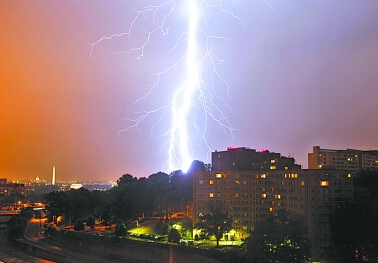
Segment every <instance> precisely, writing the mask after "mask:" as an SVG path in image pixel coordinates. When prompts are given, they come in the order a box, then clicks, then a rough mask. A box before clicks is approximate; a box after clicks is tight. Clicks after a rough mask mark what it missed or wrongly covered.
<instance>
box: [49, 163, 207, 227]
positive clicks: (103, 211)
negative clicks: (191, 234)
mask: <svg viewBox="0 0 378 263" xmlns="http://www.w3.org/2000/svg"><path fill="white" fill-rule="evenodd" d="M198 170H209V165H206V164H204V163H203V162H201V161H193V163H192V165H191V167H190V168H189V170H188V172H187V173H183V172H182V171H174V172H172V173H170V174H166V173H163V172H158V173H155V174H151V175H150V176H149V177H148V178H145V177H142V178H136V177H133V176H132V175H130V174H124V175H122V176H121V177H120V178H119V179H118V180H117V186H115V187H113V188H112V189H110V190H109V191H105V192H103V191H93V192H90V191H89V190H87V189H84V188H80V189H78V190H74V189H71V190H69V191H67V192H61V191H56V192H51V193H49V194H47V195H46V197H45V200H46V203H47V205H46V209H47V211H48V215H49V218H50V220H55V221H56V219H57V218H58V217H59V216H63V218H64V220H65V223H66V224H69V223H75V222H77V221H78V220H86V219H87V218H88V217H92V218H95V219H100V220H101V222H102V223H103V224H104V225H109V224H110V223H115V222H117V221H119V220H121V221H123V222H127V221H129V220H131V219H133V218H136V217H138V216H142V215H144V216H159V217H162V216H164V215H169V214H170V213H172V212H173V211H175V212H179V211H180V212H182V211H185V210H186V206H187V205H188V204H189V203H190V202H191V200H192V193H193V189H192V188H193V182H192V181H193V174H194V172H196V171H198Z"/></svg>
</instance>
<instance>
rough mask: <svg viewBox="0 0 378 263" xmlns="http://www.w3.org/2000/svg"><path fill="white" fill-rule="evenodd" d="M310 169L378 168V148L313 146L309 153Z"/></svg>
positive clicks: (352, 169) (355, 169)
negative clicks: (364, 149)
mask: <svg viewBox="0 0 378 263" xmlns="http://www.w3.org/2000/svg"><path fill="white" fill-rule="evenodd" d="M308 168H309V169H330V168H331V169H342V170H349V171H355V172H357V171H359V170H361V169H378V150H369V151H362V150H354V149H346V150H333V149H321V148H320V147H319V146H314V147H313V152H312V153H309V154H308Z"/></svg>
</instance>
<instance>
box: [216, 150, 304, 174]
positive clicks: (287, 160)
mask: <svg viewBox="0 0 378 263" xmlns="http://www.w3.org/2000/svg"><path fill="white" fill-rule="evenodd" d="M211 157H212V158H211V163H212V170H213V171H225V170H226V171H267V170H298V169H301V166H300V165H298V164H295V160H294V158H291V157H284V156H281V154H280V153H274V152H269V151H268V150H262V151H256V150H255V149H250V148H246V147H228V148H227V151H215V152H213V153H212V156H211Z"/></svg>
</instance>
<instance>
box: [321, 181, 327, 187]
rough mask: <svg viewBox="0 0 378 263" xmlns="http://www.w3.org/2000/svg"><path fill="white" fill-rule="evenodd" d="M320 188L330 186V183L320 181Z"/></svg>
mask: <svg viewBox="0 0 378 263" xmlns="http://www.w3.org/2000/svg"><path fill="white" fill-rule="evenodd" d="M320 186H328V181H320Z"/></svg>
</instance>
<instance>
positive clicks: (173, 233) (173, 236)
mask: <svg viewBox="0 0 378 263" xmlns="http://www.w3.org/2000/svg"><path fill="white" fill-rule="evenodd" d="M180 239H181V236H180V234H179V232H178V231H177V230H176V229H174V228H171V230H169V233H168V241H169V242H173V243H178V242H180Z"/></svg>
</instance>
